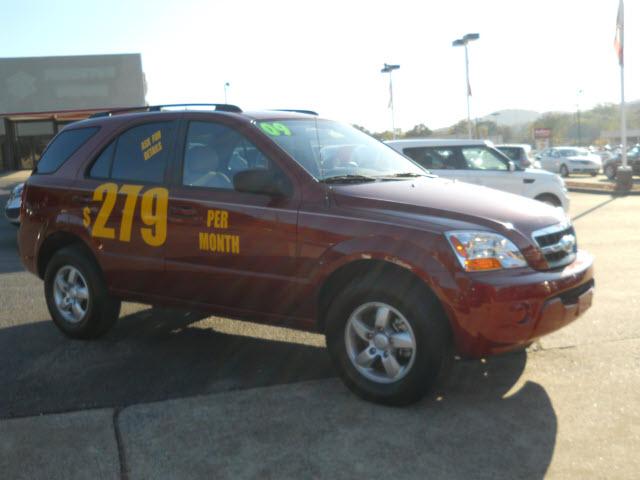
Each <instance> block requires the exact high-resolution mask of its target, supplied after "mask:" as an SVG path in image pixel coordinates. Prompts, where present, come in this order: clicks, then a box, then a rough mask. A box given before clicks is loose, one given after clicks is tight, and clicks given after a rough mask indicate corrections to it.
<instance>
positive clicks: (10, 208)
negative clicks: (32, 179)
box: [4, 183, 24, 225]
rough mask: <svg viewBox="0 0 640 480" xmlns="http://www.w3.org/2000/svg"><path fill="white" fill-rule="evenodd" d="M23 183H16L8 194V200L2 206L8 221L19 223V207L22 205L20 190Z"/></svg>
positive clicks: (22, 187)
mask: <svg viewBox="0 0 640 480" xmlns="http://www.w3.org/2000/svg"><path fill="white" fill-rule="evenodd" d="M23 189H24V183H19V184H18V185H16V186H15V187H14V188H13V190H12V191H11V193H10V194H9V200H7V204H6V205H5V207H4V215H5V217H7V220H9V222H10V223H12V224H14V225H20V207H21V206H22V190H23Z"/></svg>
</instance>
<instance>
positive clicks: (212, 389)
mask: <svg viewBox="0 0 640 480" xmlns="http://www.w3.org/2000/svg"><path fill="white" fill-rule="evenodd" d="M202 317H203V316H201V315H197V314H192V313H186V312H179V311H173V310H155V309H145V310H142V311H139V312H137V313H134V314H131V315H127V316H125V317H122V318H120V320H119V322H118V324H117V326H116V327H115V328H114V329H113V330H112V331H111V332H110V333H109V334H108V335H107V336H105V337H104V338H102V339H100V340H95V341H81V340H71V339H68V338H66V337H64V336H63V335H62V334H61V333H60V332H59V331H58V330H57V328H56V327H55V326H54V325H53V323H52V322H51V321H50V320H47V321H40V322H34V323H29V324H25V325H17V326H10V327H6V328H4V329H1V330H0V352H2V359H3V362H2V363H0V392H2V394H1V395H0V418H7V417H14V416H30V415H38V414H41V413H52V412H64V411H69V410H78V409H87V408H101V407H118V406H125V405H130V404H134V403H141V402H151V401H158V400H164V399H168V398H177V397H184V396H191V395H200V394H207V393H219V392H224V391H229V390H237V389H245V388H254V387H262V386H267V385H275V384H283V383H290V382H298V381H304V380H314V379H319V378H327V377H331V376H334V375H335V373H334V371H333V369H332V367H331V364H330V360H329V358H328V355H327V354H326V352H325V350H324V348H318V347H314V346H308V345H301V344H298V343H289V342H282V341H273V340H264V339H260V338H252V337H249V336H239V335H229V334H225V333H221V332H218V331H216V330H214V329H211V328H206V327H205V328H203V327H201V326H199V325H197V322H198V321H199V320H201V319H202Z"/></svg>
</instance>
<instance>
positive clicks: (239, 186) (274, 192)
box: [233, 168, 291, 197]
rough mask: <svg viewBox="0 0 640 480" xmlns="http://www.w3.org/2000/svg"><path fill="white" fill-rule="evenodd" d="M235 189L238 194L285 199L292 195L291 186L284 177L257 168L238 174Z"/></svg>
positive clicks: (235, 176)
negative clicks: (254, 194) (253, 194)
mask: <svg viewBox="0 0 640 480" xmlns="http://www.w3.org/2000/svg"><path fill="white" fill-rule="evenodd" d="M233 188H234V189H235V190H236V191H238V192H243V193H256V194H261V195H270V196H273V197H285V196H288V195H290V194H291V185H290V184H289V181H288V180H287V178H286V177H285V176H284V175H278V174H277V173H276V172H273V171H271V170H265V169H262V168H256V169H252V170H244V171H242V172H238V173H236V174H235V175H234V177H233Z"/></svg>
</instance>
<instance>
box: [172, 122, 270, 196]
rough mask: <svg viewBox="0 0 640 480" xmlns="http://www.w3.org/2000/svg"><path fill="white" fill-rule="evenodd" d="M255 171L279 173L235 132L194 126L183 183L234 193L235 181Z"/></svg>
mask: <svg viewBox="0 0 640 480" xmlns="http://www.w3.org/2000/svg"><path fill="white" fill-rule="evenodd" d="M250 169H251V170H252V169H264V170H274V171H277V172H278V173H279V169H277V167H276V166H275V165H274V164H273V163H272V162H271V160H269V159H268V158H267V157H266V156H265V155H263V154H262V152H261V151H260V150H258V148H256V147H255V146H254V145H253V144H252V143H251V142H249V141H248V140H247V139H246V138H245V137H244V136H242V135H241V134H240V133H238V132H237V131H235V130H234V129H232V128H230V127H227V126H225V125H221V124H219V123H213V122H196V121H194V122H190V123H189V129H188V131H187V141H186V143H185V151H184V161H183V165H182V183H183V184H184V185H187V186H193V187H209V188H220V189H225V190H233V177H234V176H235V175H236V174H237V173H239V172H242V171H245V170H250Z"/></svg>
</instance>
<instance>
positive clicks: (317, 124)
mask: <svg viewBox="0 0 640 480" xmlns="http://www.w3.org/2000/svg"><path fill="white" fill-rule="evenodd" d="M258 126H259V127H260V129H261V130H262V131H263V132H264V133H265V134H267V135H268V136H269V137H270V138H271V139H272V140H273V141H275V142H276V143H277V144H278V145H279V146H280V147H282V148H283V149H284V150H285V151H286V152H287V153H288V154H289V155H291V157H293V159H294V160H296V161H297V162H298V163H299V164H300V165H301V166H302V167H303V168H304V169H305V170H307V171H308V172H309V173H310V174H311V175H313V176H314V177H315V178H316V179H317V180H320V181H331V179H335V180H338V179H342V180H347V181H354V182H358V181H373V180H376V179H380V178H402V177H415V176H421V175H426V174H427V172H426V171H425V170H423V169H422V168H421V167H420V166H418V165H417V164H416V163H414V162H413V161H412V160H410V159H408V158H406V157H404V156H403V155H400V154H399V153H397V152H396V151H395V150H393V149H392V148H391V147H388V146H387V145H385V144H384V143H382V142H379V141H378V140H376V139H374V138H372V137H370V136H369V135H367V134H365V133H363V132H361V131H359V130H357V129H355V128H353V127H350V126H348V125H344V124H341V123H339V122H333V121H329V120H320V119H309V120H307V119H304V120H277V121H261V122H258Z"/></svg>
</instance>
